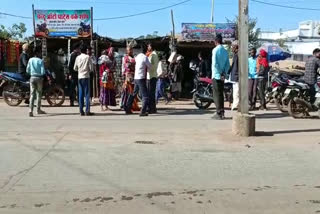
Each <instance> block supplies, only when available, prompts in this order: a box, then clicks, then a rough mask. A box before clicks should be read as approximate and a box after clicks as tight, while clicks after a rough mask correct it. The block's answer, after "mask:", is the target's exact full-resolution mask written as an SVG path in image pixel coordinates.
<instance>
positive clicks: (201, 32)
mask: <svg viewBox="0 0 320 214" xmlns="http://www.w3.org/2000/svg"><path fill="white" fill-rule="evenodd" d="M181 34H182V38H183V40H199V41H214V39H215V37H216V35H217V34H221V35H222V38H223V39H224V40H235V37H236V24H234V23H216V24H210V23H182V32H181Z"/></svg>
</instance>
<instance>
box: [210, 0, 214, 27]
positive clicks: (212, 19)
mask: <svg viewBox="0 0 320 214" xmlns="http://www.w3.org/2000/svg"><path fill="white" fill-rule="evenodd" d="M213 21H214V0H212V5H211V23H213Z"/></svg>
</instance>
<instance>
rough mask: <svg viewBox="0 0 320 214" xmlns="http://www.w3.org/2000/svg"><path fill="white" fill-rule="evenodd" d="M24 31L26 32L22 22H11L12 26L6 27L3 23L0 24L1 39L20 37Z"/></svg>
mask: <svg viewBox="0 0 320 214" xmlns="http://www.w3.org/2000/svg"><path fill="white" fill-rule="evenodd" d="M25 32H27V28H26V25H25V24H24V23H21V22H20V23H19V24H13V25H12V27H10V28H6V27H5V26H4V25H1V26H0V38H3V39H22V38H23V36H24V34H25Z"/></svg>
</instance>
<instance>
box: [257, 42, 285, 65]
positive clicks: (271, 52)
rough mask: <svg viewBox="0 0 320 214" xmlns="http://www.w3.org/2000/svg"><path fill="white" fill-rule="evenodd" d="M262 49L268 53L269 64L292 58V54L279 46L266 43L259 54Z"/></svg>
mask: <svg viewBox="0 0 320 214" xmlns="http://www.w3.org/2000/svg"><path fill="white" fill-rule="evenodd" d="M261 49H264V50H265V51H266V52H267V53H268V60H269V62H276V61H280V60H285V59H288V58H290V57H291V54H290V53H288V52H287V51H285V50H284V49H283V48H281V47H280V46H279V45H276V44H272V43H265V44H263V45H262V46H261V47H260V48H259V49H258V53H259V52H260V50H261Z"/></svg>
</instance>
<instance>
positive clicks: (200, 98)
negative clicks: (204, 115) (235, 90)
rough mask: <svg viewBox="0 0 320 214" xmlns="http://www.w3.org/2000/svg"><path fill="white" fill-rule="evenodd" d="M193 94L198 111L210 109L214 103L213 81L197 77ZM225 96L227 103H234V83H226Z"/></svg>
mask: <svg viewBox="0 0 320 214" xmlns="http://www.w3.org/2000/svg"><path fill="white" fill-rule="evenodd" d="M191 93H192V94H193V102H194V104H195V105H196V106H197V108H198V109H207V108H209V107H210V106H211V104H212V103H213V102H214V100H213V88H212V79H211V78H201V77H198V76H196V78H195V89H193V91H192V92H191ZM224 95H225V101H228V102H229V103H232V83H230V82H226V83H225V84H224Z"/></svg>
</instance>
